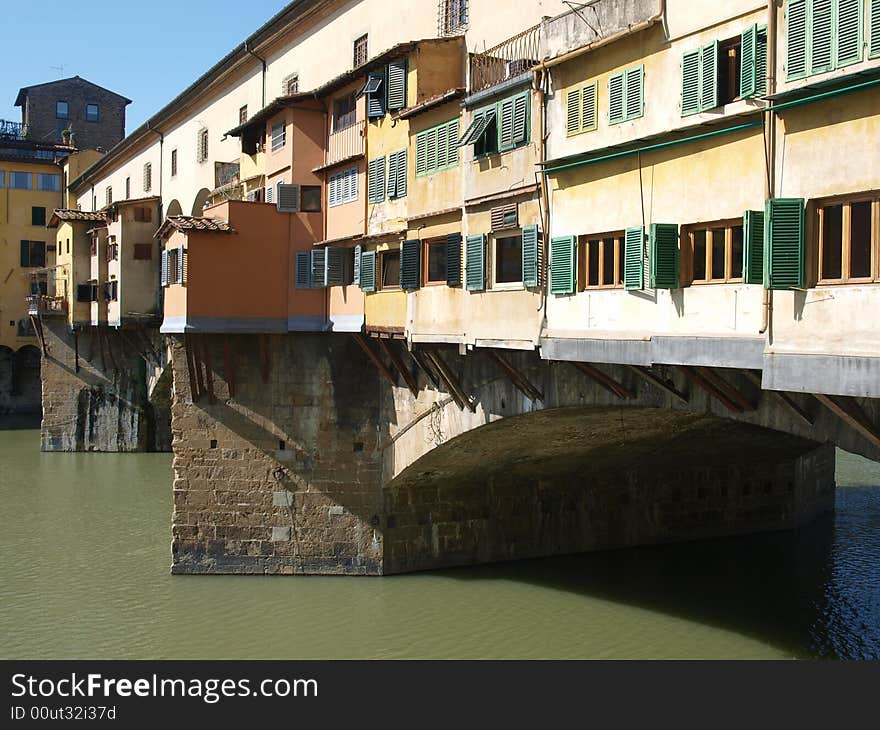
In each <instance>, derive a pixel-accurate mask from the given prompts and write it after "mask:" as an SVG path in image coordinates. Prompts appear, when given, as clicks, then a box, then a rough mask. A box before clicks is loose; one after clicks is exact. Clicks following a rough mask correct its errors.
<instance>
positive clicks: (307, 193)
mask: <svg viewBox="0 0 880 730" xmlns="http://www.w3.org/2000/svg"><path fill="white" fill-rule="evenodd" d="M300 191H301V192H300V195H301V196H302V197H301V203H300V210H302V212H303V213H320V212H321V186H320V185H303V186H302V187H301V188H300Z"/></svg>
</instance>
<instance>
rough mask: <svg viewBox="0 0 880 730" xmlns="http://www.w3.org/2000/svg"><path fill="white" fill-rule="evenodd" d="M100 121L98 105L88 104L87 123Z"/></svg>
mask: <svg viewBox="0 0 880 730" xmlns="http://www.w3.org/2000/svg"><path fill="white" fill-rule="evenodd" d="M99 119H100V114H99V112H98V105H97V104H86V121H87V122H97V121H99Z"/></svg>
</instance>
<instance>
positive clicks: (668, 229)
mask: <svg viewBox="0 0 880 730" xmlns="http://www.w3.org/2000/svg"><path fill="white" fill-rule="evenodd" d="M650 243H651V254H650V257H649V263H650V269H651V288H653V289H678V260H679V259H678V225H676V224H674V223H652V224H651V241H650Z"/></svg>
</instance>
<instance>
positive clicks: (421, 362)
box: [409, 350, 440, 388]
mask: <svg viewBox="0 0 880 730" xmlns="http://www.w3.org/2000/svg"><path fill="white" fill-rule="evenodd" d="M409 354H410V356H411V357H412V359H413V360H415V362H416V364H417V365H418V366H419V367H420V368H421V369H422V372H423V373H425V375H427V376H428V380H430V381H431V382H432V383H433V384H434V387H435V388H439V387H440V378H439V376H438V375H437V373H436V372H435V371H434V368H433V367H432V366H431V363H430V362H429V361H428V358H427V357H425V353H424V352H422V351H421V350H411V351H410V353H409Z"/></svg>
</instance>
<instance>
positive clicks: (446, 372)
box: [426, 350, 477, 413]
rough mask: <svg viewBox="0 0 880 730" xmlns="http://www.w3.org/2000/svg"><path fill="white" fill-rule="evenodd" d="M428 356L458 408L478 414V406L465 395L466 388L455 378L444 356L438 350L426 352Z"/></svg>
mask: <svg viewBox="0 0 880 730" xmlns="http://www.w3.org/2000/svg"><path fill="white" fill-rule="evenodd" d="M426 355H427V356H428V359H429V360H430V361H431V363H433V365H434V367H435V368H437V372H438V373H439V374H440V377H441V378H442V379H443V382H444V383H445V384H446V387H447V389H448V390H449V392H450V393H451V394H452V397H453V398H455V402H456V403H457V404H458V407H459V408H461V409H462V410H464V409H465V408H467V409H468V410H469V411H470V412H471V413H476V411H477V406H476V405H475V404H474V402H473V401H472V400H471V399H470V398H469V397H468V395H467V393H465V391H464V388H463V387H462V385H461V383H459V381H458V378H456V377H455V373H453V372H452V369H451V368H450V367H449V365H448V364H447V363H446V361H445V360H444V359H443V356H442V355H441V354H440V353H439V352H438V351H436V350H435V351H428V352H426Z"/></svg>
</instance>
